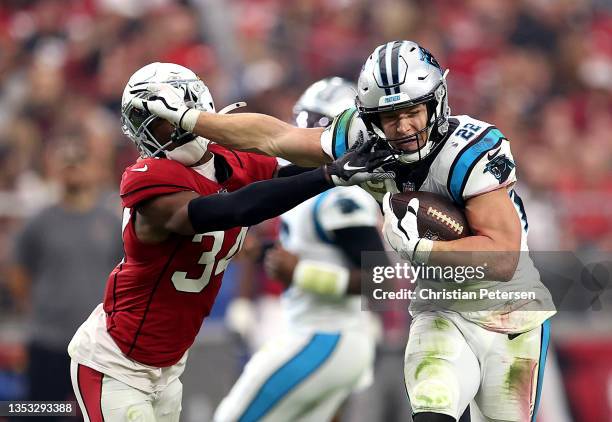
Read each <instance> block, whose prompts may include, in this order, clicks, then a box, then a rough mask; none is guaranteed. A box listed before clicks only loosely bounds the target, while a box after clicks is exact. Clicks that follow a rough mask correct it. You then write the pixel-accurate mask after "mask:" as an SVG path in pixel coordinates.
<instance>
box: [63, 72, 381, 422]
mask: <svg viewBox="0 0 612 422" xmlns="http://www.w3.org/2000/svg"><path fill="white" fill-rule="evenodd" d="M149 82H170V84H171V86H172V89H174V90H176V92H179V93H180V95H181V96H182V97H183V98H184V101H186V102H187V103H189V104H190V105H191V106H192V107H194V108H197V109H199V110H203V111H208V112H214V111H215V109H214V104H213V100H212V97H211V95H210V93H209V91H208V88H207V87H206V85H204V83H203V82H202V81H201V80H200V79H199V78H198V77H197V76H196V75H195V74H194V73H193V72H192V71H190V70H189V69H186V68H184V67H182V66H178V65H175V64H170V63H152V64H150V65H147V66H145V67H143V68H141V69H140V70H138V71H137V72H136V73H134V75H133V76H132V77H131V78H130V80H129V82H128V84H127V86H126V88H125V91H124V93H123V98H122V127H123V131H124V133H125V134H126V135H127V136H128V137H129V138H130V139H131V140H132V141H133V142H134V143H135V144H136V146H137V147H138V149H139V151H140V154H141V157H142V159H141V160H139V161H138V162H136V163H135V164H134V165H132V166H130V167H128V168H127V169H126V170H125V172H124V174H123V177H122V180H121V187H120V194H121V200H122V203H123V207H124V213H123V225H122V231H123V242H124V250H125V255H124V258H123V260H122V261H121V262H120V263H119V264H118V265H117V267H115V269H114V270H113V271H112V272H111V274H110V275H109V277H108V281H107V285H106V292H105V296H104V303H103V304H100V305H99V306H98V307H97V308H96V309H95V310H94V311H93V313H92V314H91V315H90V317H89V318H88V319H87V320H86V321H85V323H83V325H82V326H81V327H80V328H79V329H78V331H77V333H76V334H75V336H74V338H73V339H72V341H71V342H70V345H69V346H68V351H69V354H70V356H71V358H72V365H71V377H72V382H73V387H74V390H75V392H76V396H77V399H78V401H79V405H80V406H81V410H82V411H83V414H84V418H85V420H86V421H103V420H104V421H107V422H108V421H120V420H121V421H123V420H143V421H158V422H161V421H164V422H165V421H178V420H179V415H180V409H181V395H182V385H181V382H180V381H179V376H180V375H181V373H182V372H183V370H184V366H185V361H186V359H187V351H188V349H189V347H190V346H191V345H192V343H193V341H194V339H195V337H196V335H197V333H198V331H199V329H200V326H201V325H202V321H203V320H204V318H205V317H206V316H207V315H208V314H209V313H210V310H211V308H212V305H213V302H214V300H215V297H216V295H217V292H218V291H219V288H220V285H221V279H222V277H223V273H224V270H225V268H226V267H227V265H228V263H229V261H230V260H231V259H232V257H233V256H234V255H235V254H236V253H238V251H239V250H240V248H241V246H242V242H243V241H244V237H245V234H246V231H247V227H248V226H250V225H253V224H256V223H259V222H261V221H263V220H266V219H268V218H270V217H273V216H276V215H279V214H281V213H283V212H285V211H287V210H289V209H291V208H293V207H294V206H295V205H297V204H298V203H300V202H302V201H304V200H306V199H308V198H310V197H312V196H314V195H316V194H318V193H320V192H323V191H325V190H327V189H329V188H331V187H332V186H334V185H352V184H356V183H361V182H364V181H366V180H372V179H377V180H380V179H381V178H388V177H391V176H392V174H388V173H382V172H375V171H374V170H375V169H376V168H377V167H378V166H379V165H380V164H382V163H383V162H384V161H385V160H387V159H389V158H390V157H391V156H390V152H389V151H379V152H376V153H374V154H371V152H370V149H371V147H372V144H371V143H364V144H362V145H361V146H360V147H359V148H355V149H354V150H353V151H352V152H350V153H349V154H347V155H345V156H344V157H343V158H342V159H340V160H338V161H335V162H332V163H331V164H327V165H325V166H321V167H319V168H317V169H314V170H309V169H302V168H297V167H295V166H289V167H285V168H282V169H279V168H277V161H276V159H275V158H272V157H265V156H262V155H256V154H253V153H248V152H237V151H231V150H228V149H225V148H223V147H221V146H219V145H216V144H213V143H211V142H209V141H208V140H206V139H204V138H201V137H197V136H195V135H193V134H191V133H188V132H186V131H184V130H183V129H181V128H180V125H177V126H173V125H171V124H169V123H168V122H166V121H164V120H162V119H160V118H158V117H156V116H155V115H153V114H151V113H149V112H148V110H146V109H145V110H141V109H138V108H135V107H134V100H135V99H136V98H139V97H140V96H150V93H148V92H147V91H146V90H144V89H140V88H139V87H140V86H144V85H146V84H148V83H149ZM258 181H261V182H260V183H253V182H258ZM247 185H248V186H247Z"/></svg>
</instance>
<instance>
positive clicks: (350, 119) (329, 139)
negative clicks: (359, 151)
mask: <svg viewBox="0 0 612 422" xmlns="http://www.w3.org/2000/svg"><path fill="white" fill-rule="evenodd" d="M362 131H363V132H364V133H365V132H366V127H365V124H364V123H363V121H362V120H361V118H360V117H359V115H358V114H357V109H356V108H355V107H351V108H347V109H346V110H344V111H343V112H342V113H340V114H339V115H338V116H336V117H335V118H334V120H333V121H332V123H331V125H330V126H328V127H327V129H325V130H324V131H323V134H322V135H321V147H322V148H323V151H325V153H326V154H327V155H328V156H329V157H331V158H332V159H334V160H335V159H337V158H338V157H341V156H343V155H344V153H345V152H346V151H347V150H348V149H349V148H350V147H351V146H353V144H354V143H355V142H356V141H357V139H358V138H359V133H360V132H362Z"/></svg>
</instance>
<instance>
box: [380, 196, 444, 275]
mask: <svg viewBox="0 0 612 422" xmlns="http://www.w3.org/2000/svg"><path fill="white" fill-rule="evenodd" d="M418 211H419V200H418V199H417V198H413V199H411V200H410V202H409V203H408V206H407V207H406V215H404V217H402V219H401V221H400V220H398V218H397V217H396V216H395V214H394V213H393V209H392V208H391V193H389V192H387V193H386V194H385V196H384V197H383V213H384V215H385V222H384V224H383V235H384V237H385V239H386V240H387V242H388V243H389V245H390V246H391V247H392V248H393V249H394V250H395V251H396V252H397V253H398V254H399V255H400V256H401V257H402V258H403V259H407V260H409V261H410V262H412V263H413V264H425V263H427V261H428V260H429V254H430V252H431V249H432V248H433V241H431V240H429V239H426V238H424V237H419V230H418V228H417V213H418Z"/></svg>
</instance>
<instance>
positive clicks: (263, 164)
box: [240, 152, 278, 182]
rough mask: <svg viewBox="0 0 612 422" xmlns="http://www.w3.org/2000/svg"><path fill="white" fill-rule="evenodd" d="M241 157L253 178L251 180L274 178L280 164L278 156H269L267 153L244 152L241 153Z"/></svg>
mask: <svg viewBox="0 0 612 422" xmlns="http://www.w3.org/2000/svg"><path fill="white" fill-rule="evenodd" d="M240 159H241V160H242V161H243V162H244V163H245V167H246V168H247V170H248V173H249V176H251V179H252V180H251V182H258V181H260V180H268V179H272V178H273V177H274V172H275V171H276V167H277V166H278V161H276V157H268V156H267V155H260V154H254V153H250V152H243V153H241V154H240Z"/></svg>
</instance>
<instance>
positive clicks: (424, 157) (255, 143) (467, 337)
mask: <svg viewBox="0 0 612 422" xmlns="http://www.w3.org/2000/svg"><path fill="white" fill-rule="evenodd" d="M147 88H148V90H149V91H150V92H151V93H152V94H154V95H152V97H151V98H149V100H145V101H143V106H147V107H148V108H149V110H150V111H151V112H152V113H155V114H157V115H159V116H160V117H163V118H165V119H167V120H169V121H171V122H173V123H175V124H177V125H179V126H181V127H182V128H183V129H185V130H187V131H190V132H193V133H196V134H198V135H201V136H205V137H206V138H209V139H212V140H214V141H216V142H219V143H222V144H224V145H226V146H230V147H233V148H236V149H246V150H250V151H258V152H260V153H263V154H268V155H275V156H281V157H283V158H286V159H288V160H290V161H292V162H295V163H297V164H301V165H315V164H318V163H320V162H324V161H329V160H331V159H333V158H335V157H338V156H341V155H342V154H344V152H345V151H346V150H347V149H348V148H349V147H350V146H352V145H353V144H354V143H355V142H357V140H358V139H359V138H360V136H361V135H360V134H363V133H367V136H369V137H370V138H371V137H373V136H375V137H378V138H379V147H391V148H393V149H394V150H396V151H397V153H398V154H399V159H398V160H397V163H396V164H395V165H394V166H393V168H392V170H393V171H394V172H395V174H396V177H395V179H394V180H392V181H388V182H384V183H379V184H367V185H363V187H364V188H365V189H366V190H367V191H368V192H370V193H371V194H372V195H373V196H374V197H375V198H376V199H377V200H378V201H379V202H381V203H382V205H383V210H384V211H385V224H384V228H383V231H384V235H385V238H386V239H387V241H388V242H389V244H390V245H391V246H392V247H393V248H394V249H395V250H396V251H397V252H398V253H399V254H400V256H401V257H402V258H404V259H407V260H410V261H412V262H413V263H417V264H422V263H427V262H428V261H429V260H430V258H431V259H433V260H434V261H435V263H436V264H439V265H442V264H445V265H473V262H472V261H471V260H467V258H466V255H465V254H464V255H460V254H447V255H444V256H442V255H440V254H438V252H445V251H448V252H461V251H479V252H485V253H500V252H501V253H504V256H503V259H498V260H496V262H495V263H494V265H491V266H490V267H489V268H488V270H487V276H488V278H487V280H495V281H488V282H485V283H483V286H484V287H487V288H489V289H490V290H497V291H499V292H501V293H507V292H513V291H532V292H535V293H536V299H535V300H528V301H526V302H525V301H522V302H521V301H515V300H510V301H505V302H503V303H500V301H496V302H490V301H478V302H477V303H474V304H469V305H470V306H468V310H466V311H463V312H457V311H456V309H454V310H452V309H439V310H431V307H432V306H431V305H432V304H433V305H435V301H434V303H431V302H432V301H423V300H421V301H414V302H413V303H412V304H411V310H412V313H413V315H414V319H413V323H412V326H411V329H410V337H409V339H410V340H409V341H408V345H407V348H406V359H405V367H404V373H405V381H406V388H407V391H408V394H409V396H410V401H411V405H412V407H413V411H414V413H415V415H414V419H415V421H416V422H424V421H426V422H431V421H454V420H457V419H458V417H459V415H461V414H462V412H463V410H464V409H466V408H467V406H468V404H470V402H472V403H473V404H474V405H475V408H476V407H477V412H476V413H481V416H482V417H483V418H486V419H487V420H504V421H525V420H530V419H531V420H533V419H535V414H536V412H537V407H538V401H539V397H540V390H541V380H542V376H543V371H544V364H545V360H546V351H547V346H548V340H549V321H548V319H549V318H550V317H551V316H552V315H554V314H555V310H554V305H553V303H552V300H551V297H550V294H549V292H548V290H547V289H546V288H545V287H544V286H543V284H542V283H541V282H540V280H539V275H538V273H537V271H536V270H535V268H534V267H533V264H532V262H531V260H530V259H529V257H528V254H527V253H526V251H527V243H526V236H527V228H528V225H527V216H526V214H525V210H524V207H523V203H522V201H521V199H520V198H519V196H518V195H517V194H516V192H515V191H514V189H513V187H514V183H515V182H516V171H515V162H514V158H513V157H512V154H511V152H510V142H509V141H508V140H507V139H506V138H505V137H504V135H503V134H502V133H501V131H500V130H499V129H497V128H496V127H495V126H493V125H492V124H490V123H487V122H483V121H479V120H476V119H474V118H472V117H470V116H466V115H458V116H451V115H450V108H449V106H448V97H447V95H448V94H447V84H446V72H444V71H443V70H442V68H441V66H440V65H439V63H438V62H437V61H436V59H435V58H434V57H433V56H432V54H431V53H430V52H429V51H427V50H426V49H425V48H423V47H421V46H420V45H418V44H417V43H415V42H411V41H393V42H389V43H386V44H383V45H381V46H378V47H377V48H376V49H375V50H374V52H373V53H372V54H371V55H370V56H369V58H368V59H367V61H366V63H365V65H364V66H363V68H362V70H361V74H360V77H359V81H358V93H357V100H356V107H352V108H349V109H347V110H346V111H344V112H343V113H341V114H340V115H339V116H338V117H337V118H336V119H335V120H334V122H333V123H332V125H331V126H330V127H329V128H327V129H325V130H321V129H302V128H297V127H293V126H291V125H288V124H286V123H283V122H281V121H279V120H278V119H274V118H272V117H270V116H265V115H261V114H253V113H244V114H238V115H233V116H217V115H214V114H212V113H206V112H199V111H197V110H192V109H188V108H187V107H186V106H185V105H184V103H183V102H182V101H181V100H180V98H179V95H177V94H176V93H173V92H172V90H171V87H168V86H165V85H160V84H152V85H150V86H148V87H147ZM160 98H161V99H163V101H161V100H160ZM406 190H420V191H428V192H434V193H437V194H440V195H443V196H445V197H447V198H448V199H450V200H452V201H453V202H455V203H456V204H458V205H459V206H461V207H463V208H464V212H465V215H466V218H467V220H468V223H469V226H470V229H471V235H470V236H467V237H465V238H462V239H459V240H454V241H434V240H431V239H425V238H420V237H419V234H418V231H417V221H418V218H419V215H418V213H417V210H418V201H416V200H413V201H412V202H411V203H410V204H409V207H408V208H409V211H411V212H407V213H406V216H405V217H403V218H402V220H400V221H398V219H397V218H396V217H395V216H394V215H393V213H392V212H390V210H389V208H390V207H389V193H396V192H401V191H406ZM521 251H522V252H523V253H519V252H521ZM434 253H435V254H434ZM457 257H459V258H457ZM444 259H446V261H444ZM453 285H455V286H456V284H455V283H453V282H452V281H451V282H448V281H447V282H446V283H443V282H438V284H435V283H427V282H425V281H421V280H419V288H420V289H429V290H435V289H436V288H439V289H443V288H446V287H449V288H452V286H453ZM476 287H478V286H476ZM474 305H477V306H474Z"/></svg>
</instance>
